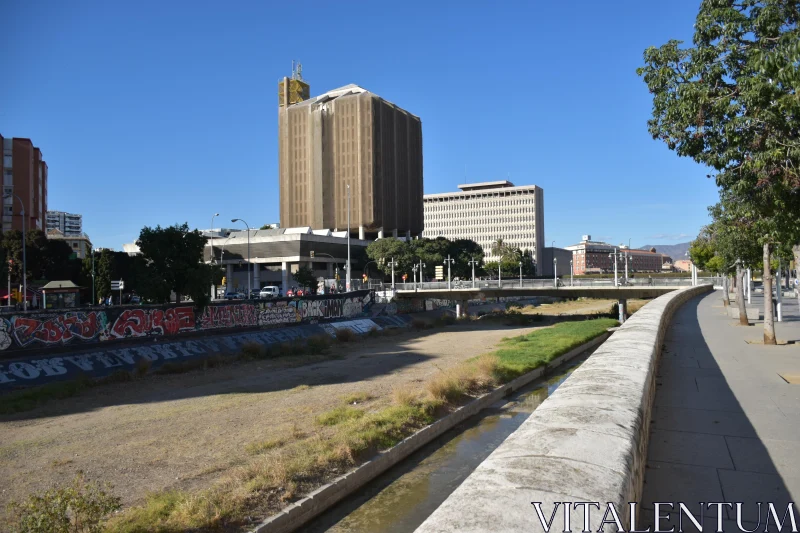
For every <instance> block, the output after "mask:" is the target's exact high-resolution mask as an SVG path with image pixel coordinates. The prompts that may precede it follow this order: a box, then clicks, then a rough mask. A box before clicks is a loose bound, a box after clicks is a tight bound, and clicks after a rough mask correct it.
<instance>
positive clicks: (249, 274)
mask: <svg viewBox="0 0 800 533" xmlns="http://www.w3.org/2000/svg"><path fill="white" fill-rule="evenodd" d="M236 222H241V223H243V224H244V225H245V227H247V297H248V298H250V293H251V292H252V291H253V285H252V272H251V270H252V268H253V267H252V265H251V264H250V226H249V225H248V224H247V222H245V221H244V220H242V219H241V218H232V219H231V223H236Z"/></svg>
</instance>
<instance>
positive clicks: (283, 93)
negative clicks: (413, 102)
mask: <svg viewBox="0 0 800 533" xmlns="http://www.w3.org/2000/svg"><path fill="white" fill-rule="evenodd" d="M278 87H279V110H278V124H279V126H278V128H279V131H278V137H279V161H280V163H279V167H280V168H279V173H280V215H281V227H284V228H289V227H302V226H310V227H311V228H313V229H334V230H339V231H342V230H346V229H347V185H350V197H351V198H350V206H351V207H350V228H351V233H352V234H353V236H356V235H357V236H358V237H359V238H362V239H364V238H375V237H390V236H399V237H405V236H419V235H421V234H422V228H423V220H422V219H423V213H422V122H421V121H420V119H419V117H417V116H415V115H412V114H411V113H409V112H408V111H405V110H403V109H401V108H399V107H397V106H396V105H394V104H392V103H391V102H387V101H386V100H384V99H382V98H381V97H379V96H378V95H376V94H373V93H371V92H369V91H367V90H365V89H363V88H361V87H359V86H357V85H352V84H351V85H346V86H345V87H341V88H339V89H334V90H332V91H328V92H327V93H325V94H322V95H320V96H316V97H314V98H309V97H308V94H309V91H308V85H307V84H306V83H305V82H303V81H302V77H301V76H300V74H299V72H297V71H295V72H294V73H293V74H292V78H291V79H290V78H283V80H282V81H281V82H280V83H279V86H278Z"/></svg>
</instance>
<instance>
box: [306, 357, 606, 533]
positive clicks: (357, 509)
mask: <svg viewBox="0 0 800 533" xmlns="http://www.w3.org/2000/svg"><path fill="white" fill-rule="evenodd" d="M590 354H591V352H586V353H584V354H582V355H581V356H579V357H577V358H575V359H573V360H572V361H571V362H569V363H566V364H565V365H562V366H561V367H559V368H557V369H556V371H555V373H553V374H551V375H550V376H548V377H545V378H543V379H540V380H537V381H534V382H533V383H531V384H530V385H528V386H527V387H523V388H521V389H519V390H518V391H516V392H514V393H512V394H511V396H509V397H507V398H504V399H503V400H500V401H499V402H497V403H495V404H493V405H492V406H490V407H488V408H487V409H484V410H483V411H481V412H480V413H478V414H477V415H475V416H473V417H471V418H469V419H468V420H465V421H464V422H463V423H461V424H459V425H458V426H456V427H454V428H453V429H451V430H450V431H448V432H447V433H445V434H444V435H442V436H441V437H439V438H438V439H436V440H434V441H433V442H431V443H429V444H428V445H426V446H425V447H423V448H422V449H420V450H418V451H417V452H415V453H413V454H412V455H410V456H409V457H408V458H406V459H405V460H404V461H402V462H401V463H400V464H398V465H396V466H394V467H393V468H391V469H389V470H388V471H387V472H385V473H383V474H382V475H381V476H379V477H378V478H376V479H375V480H373V481H372V482H371V483H369V484H367V486H365V487H364V488H362V489H361V490H359V491H357V492H356V493H355V494H353V495H352V496H350V497H348V498H346V499H345V501H343V502H342V503H340V504H338V505H336V506H335V507H333V508H331V509H330V510H328V511H327V512H325V513H323V514H322V515H320V516H319V517H318V518H317V519H316V520H314V521H313V522H312V523H311V524H309V525H308V526H306V527H304V528H303V531H308V532H310V533H323V532H331V533H345V532H347V533H411V532H413V531H414V530H415V529H416V528H417V527H419V526H420V524H422V522H424V521H425V519H426V518H428V516H430V515H431V513H433V511H435V510H436V508H437V507H439V505H441V504H442V502H444V500H446V499H447V497H448V496H450V494H451V493H452V492H453V491H454V490H455V489H456V488H457V487H458V486H459V485H460V484H461V482H462V481H464V480H465V479H466V478H467V476H469V474H471V473H472V471H473V470H475V468H476V467H477V466H478V465H479V464H480V463H481V462H482V461H483V460H484V459H486V458H487V457H488V456H489V455H490V454H491V453H492V452H493V451H494V450H495V449H496V448H497V447H498V446H499V445H500V444H501V443H502V442H503V441H504V440H505V439H506V437H508V436H509V435H510V434H511V433H513V432H514V431H515V430H516V429H517V428H518V427H519V426H520V425H522V423H523V422H524V421H525V420H526V419H527V418H528V417H529V416H530V414H531V413H532V412H533V411H534V410H536V408H537V407H538V406H539V405H540V404H541V403H542V402H543V401H544V400H545V398H547V397H548V396H549V395H551V394H552V393H553V391H555V390H556V388H558V386H559V385H560V384H561V383H563V382H564V380H565V379H567V377H568V376H569V375H570V374H571V373H572V372H573V371H574V370H575V368H577V367H578V366H579V365H580V364H581V363H582V362H583V361H585V360H586V358H587V357H588V356H589V355H590Z"/></svg>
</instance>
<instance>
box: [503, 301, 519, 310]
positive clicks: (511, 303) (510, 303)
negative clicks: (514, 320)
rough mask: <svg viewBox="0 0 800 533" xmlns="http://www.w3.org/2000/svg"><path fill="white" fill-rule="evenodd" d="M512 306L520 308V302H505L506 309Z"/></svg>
mask: <svg viewBox="0 0 800 533" xmlns="http://www.w3.org/2000/svg"><path fill="white" fill-rule="evenodd" d="M513 308H518V309H522V304H521V303H519V302H506V310H508V309H513Z"/></svg>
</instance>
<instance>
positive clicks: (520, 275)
mask: <svg viewBox="0 0 800 533" xmlns="http://www.w3.org/2000/svg"><path fill="white" fill-rule="evenodd" d="M519 288H520V289H521V288H522V261H520V262H519Z"/></svg>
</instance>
